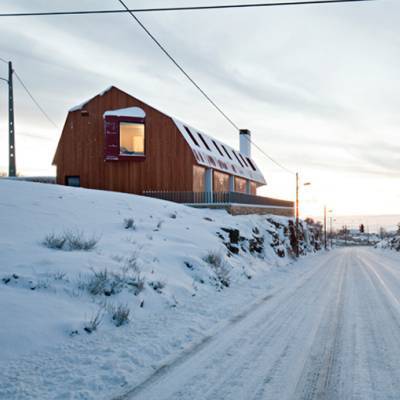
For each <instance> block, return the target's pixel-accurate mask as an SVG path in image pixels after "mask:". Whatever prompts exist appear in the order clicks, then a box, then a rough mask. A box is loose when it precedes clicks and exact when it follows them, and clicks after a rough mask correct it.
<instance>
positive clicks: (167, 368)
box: [114, 258, 327, 400]
mask: <svg viewBox="0 0 400 400" xmlns="http://www.w3.org/2000/svg"><path fill="white" fill-rule="evenodd" d="M326 261H327V259H326V258H324V259H323V260H321V261H320V262H319V263H318V264H317V265H316V267H315V269H313V270H311V271H307V272H305V273H304V274H303V275H301V278H302V279H301V282H300V283H296V284H294V285H290V286H289V287H286V288H283V289H279V290H276V291H275V292H273V293H271V294H269V295H267V296H265V297H264V298H263V299H262V300H261V301H260V302H258V303H257V304H256V306H255V307H254V308H253V309H251V310H247V311H246V312H243V313H240V314H239V315H238V316H236V317H234V318H232V319H231V320H230V322H229V323H228V325H227V326H225V327H224V329H223V330H227V329H229V330H232V329H233V328H234V327H235V326H237V325H240V324H241V323H243V321H246V322H248V320H249V319H251V318H253V317H254V315H255V314H257V312H258V311H259V310H260V308H262V306H265V305H266V304H267V303H268V302H270V301H272V300H275V304H274V306H273V309H272V310H271V311H270V312H271V313H273V312H274V311H275V310H276V309H278V308H279V307H282V303H284V304H285V303H286V302H287V301H288V300H289V299H291V298H292V297H293V296H295V295H296V293H297V291H298V290H300V289H301V288H303V287H304V286H306V285H307V284H308V283H309V282H312V281H313V280H314V282H315V276H316V275H318V274H320V272H321V271H320V270H321V267H322V266H323V265H325V264H326ZM316 282H318V281H316ZM277 297H279V299H277ZM296 303H299V299H297V301H296ZM268 318H269V316H268V315H267V316H266V318H265V321H264V322H268V323H270V321H268ZM253 324H254V326H252V327H250V328H252V329H253V330H255V331H256V332H257V325H260V320H259V319H255V320H254V322H253ZM223 330H220V331H219V332H217V333H216V334H215V335H212V336H207V337H205V338H204V339H203V340H202V341H201V342H200V343H197V344H196V345H194V346H192V347H191V348H189V349H187V350H186V351H184V352H183V353H182V354H181V355H180V356H179V357H178V358H177V359H175V360H174V361H172V362H171V363H169V364H165V365H162V366H161V367H160V368H158V369H157V370H156V371H155V373H154V374H152V375H151V376H150V377H149V378H148V379H146V380H145V381H144V382H142V383H141V384H139V385H138V386H136V387H135V388H133V389H131V390H130V391H129V392H127V393H125V394H124V395H122V396H117V397H115V398H114V399H115V400H124V399H133V398H136V396H138V395H140V393H142V392H144V391H145V390H146V389H147V388H149V387H151V386H152V385H154V384H156V383H157V382H159V381H160V380H162V379H163V378H164V377H165V376H166V375H169V374H171V373H172V372H173V371H174V370H175V369H176V368H178V367H179V366H180V365H182V364H183V363H185V362H187V361H188V360H189V359H191V358H193V357H195V356H196V355H197V354H198V353H200V352H201V351H203V349H204V348H206V347H207V348H208V347H210V345H211V344H212V343H213V342H214V341H215V340H217V339H218V338H219V337H221V336H223ZM231 347H232V348H235V347H237V346H236V344H235V343H234V344H232V346H231ZM178 396H179V394H178ZM178 398H179V397H178Z"/></svg>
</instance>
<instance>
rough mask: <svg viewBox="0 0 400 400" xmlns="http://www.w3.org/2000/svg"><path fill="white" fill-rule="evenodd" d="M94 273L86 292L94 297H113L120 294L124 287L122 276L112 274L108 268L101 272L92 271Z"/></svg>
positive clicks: (87, 284) (88, 281)
mask: <svg viewBox="0 0 400 400" xmlns="http://www.w3.org/2000/svg"><path fill="white" fill-rule="evenodd" d="M92 273H93V274H92V275H91V276H90V277H89V279H88V280H87V282H86V290H87V291H88V292H89V293H90V294H91V295H93V296H97V295H105V296H112V295H114V294H116V293H119V292H120V291H121V290H122V288H123V286H124V280H123V279H122V277H121V275H118V274H115V273H113V274H111V273H109V272H108V270H107V268H104V269H103V270H101V271H94V270H92Z"/></svg>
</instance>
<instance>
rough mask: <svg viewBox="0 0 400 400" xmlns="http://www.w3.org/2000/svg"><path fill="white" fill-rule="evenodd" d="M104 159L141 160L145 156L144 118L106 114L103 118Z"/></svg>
mask: <svg viewBox="0 0 400 400" xmlns="http://www.w3.org/2000/svg"><path fill="white" fill-rule="evenodd" d="M104 134H105V140H104V159H105V160H106V161H116V160H142V159H144V158H145V156H146V124H145V120H144V118H136V117H119V116H114V115H109V116H106V117H105V119H104Z"/></svg>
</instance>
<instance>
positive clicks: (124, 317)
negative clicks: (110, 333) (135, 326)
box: [112, 304, 130, 326]
mask: <svg viewBox="0 0 400 400" xmlns="http://www.w3.org/2000/svg"><path fill="white" fill-rule="evenodd" d="M129 314H130V309H129V307H128V306H127V305H123V304H119V305H118V306H117V307H115V308H113V310H112V320H113V322H114V324H115V326H122V325H125V324H127V323H129Z"/></svg>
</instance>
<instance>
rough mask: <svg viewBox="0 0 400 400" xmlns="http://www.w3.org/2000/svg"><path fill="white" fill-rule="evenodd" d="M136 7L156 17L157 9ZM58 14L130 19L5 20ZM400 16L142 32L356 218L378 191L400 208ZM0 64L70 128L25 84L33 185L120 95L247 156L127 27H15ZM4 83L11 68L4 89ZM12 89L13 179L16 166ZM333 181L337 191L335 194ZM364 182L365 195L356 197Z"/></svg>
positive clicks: (190, 16)
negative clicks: (84, 116) (97, 101)
mask: <svg viewBox="0 0 400 400" xmlns="http://www.w3.org/2000/svg"><path fill="white" fill-rule="evenodd" d="M16 3H17V4H16ZM129 3H130V4H131V5H132V6H135V7H140V6H146V5H147V2H145V1H144V0H143V1H135V2H133V1H130V2H129ZM178 3H179V2H178V1H177V0H170V3H169V4H170V5H174V4H178ZM187 3H188V4H191V3H193V4H195V3H197V1H188V2H187ZM210 3H214V2H211V1H210ZM49 4H51V8H54V9H55V8H58V9H74V8H80V9H89V8H94V7H96V8H102V7H104V8H110V7H115V8H118V7H119V5H118V2H114V3H113V2H109V1H105V0H104V1H103V0H102V1H96V2H94V1H90V0H86V1H78V0H72V1H69V2H65V5H63V6H61V5H60V4H57V5H53V2H49V1H45V0H36V1H31V0H30V1H28V0H21V1H18V2H15V1H12V0H6V1H3V2H2V6H1V7H2V11H7V10H10V11H18V10H21V11H26V10H47V9H49V8H50V6H49ZM152 4H154V5H155V6H156V5H157V4H158V5H164V1H161V0H160V1H154V3H152ZM399 13H400V4H399V2H398V1H397V0H386V1H376V2H371V3H365V4H346V5H335V6H334V5H329V6H307V7H286V8H276V9H275V8H274V9H272V8H271V9H257V10H245V11H240V12H238V11H224V12H215V11H213V12H203V13H170V14H161V13H160V14H152V15H149V14H146V15H143V14H142V15H140V18H141V19H142V20H143V22H144V23H146V25H148V26H149V27H150V28H151V30H152V31H153V32H154V34H155V35H156V36H157V37H158V38H159V39H160V41H161V42H162V43H163V44H165V45H166V47H167V48H168V49H169V50H170V51H171V53H172V54H173V55H174V56H175V57H176V58H177V59H178V60H179V61H180V62H181V63H182V65H184V66H185V68H186V69H187V70H188V71H189V73H190V74H191V75H192V76H193V77H194V78H195V79H196V80H198V81H199V83H200V85H201V86H202V87H203V88H204V89H205V90H206V91H207V92H209V94H210V95H211V97H212V98H213V99H215V100H216V102H217V103H219V104H220V105H221V106H222V108H223V109H224V110H225V111H226V112H227V113H228V114H229V115H230V116H231V117H232V118H233V119H234V120H235V121H236V122H237V123H238V124H239V125H240V126H241V127H246V128H249V129H251V130H252V133H253V139H254V140H255V141H256V142H257V143H258V144H259V145H260V146H262V147H263V148H264V149H265V151H267V152H268V153H269V154H271V155H272V156H273V157H275V158H276V159H278V160H280V161H281V162H283V163H285V164H286V165H287V166H288V167H289V168H290V169H292V170H300V171H303V172H304V174H306V175H307V176H309V177H310V178H313V179H314V181H315V182H316V184H315V185H314V188H313V189H312V190H314V191H315V193H314V195H313V198H324V199H326V198H327V199H328V200H329V199H331V201H332V202H333V203H335V204H332V207H334V208H336V209H337V210H338V212H341V213H355V212H357V210H358V209H359V207H360V204H362V205H363V210H364V209H366V208H367V205H366V204H365V198H366V197H367V196H366V194H367V193H368V190H367V189H368V188H367V187H368V183H367V182H368V180H366V179H367V178H368V179H370V182H371V185H375V186H377V185H378V184H379V187H380V190H381V191H382V190H386V191H387V194H386V196H391V195H392V197H393V198H394V199H398V198H397V197H396V196H397V195H398V193H397V192H396V191H395V190H394V189H393V186H394V185H395V184H394V180H396V179H398V178H400V156H399V154H400V139H399V137H398V130H399V124H400V115H399V113H398V110H399V107H400V104H399V103H400V101H399V97H398V93H399V92H400V81H399V80H398V71H399V69H400V53H399V52H398V48H399V44H400V26H399V24H398V15H399ZM0 56H1V57H5V58H10V59H12V60H13V61H14V65H15V68H16V69H17V70H18V71H19V73H20V74H21V76H22V77H23V79H24V80H25V82H26V84H27V85H28V86H29V87H30V88H31V89H32V91H33V92H34V93H35V95H36V97H37V98H38V99H39V100H40V102H41V103H42V105H43V106H44V107H45V109H46V110H47V112H48V113H49V114H50V115H51V116H52V118H53V119H54V120H55V121H56V122H57V124H58V126H59V127H60V128H59V129H58V130H55V129H53V128H52V127H51V126H49V124H48V123H47V121H46V120H45V119H43V117H42V116H41V115H40V114H39V113H38V111H37V110H36V109H35V108H34V106H33V105H32V103H31V102H30V99H29V98H27V97H26V95H25V94H24V92H23V91H22V89H21V88H20V87H18V84H17V83H16V116H17V119H16V128H17V135H18V136H17V161H18V165H19V168H20V170H22V171H23V172H24V173H30V172H31V173H37V171H46V168H47V170H48V171H51V168H50V164H51V160H52V157H53V152H54V148H55V145H56V143H57V138H58V136H59V134H60V132H61V128H62V125H63V122H64V119H65V116H66V113H67V110H68V109H69V108H70V107H71V106H73V105H74V104H76V103H80V102H81V101H83V100H85V99H87V98H90V97H91V96H93V95H94V94H96V93H98V92H100V91H102V90H103V89H104V88H106V87H107V86H109V85H112V84H113V85H116V86H119V87H121V89H123V90H125V91H127V92H129V93H132V94H133V95H136V96H138V97H139V98H142V99H143V100H145V101H147V102H149V103H151V104H153V105H155V106H156V107H158V108H160V109H163V110H165V111H166V112H168V113H170V114H172V115H176V116H179V117H180V118H182V119H184V120H187V121H188V122H190V123H191V124H192V125H194V126H198V127H199V128H202V129H205V130H207V131H209V132H210V133H211V134H214V135H216V136H217V137H218V138H220V139H222V140H225V141H227V142H228V143H229V144H231V145H237V142H238V138H237V133H236V132H234V131H233V130H232V128H231V127H230V126H229V125H228V124H227V123H226V121H224V119H223V118H221V116H220V115H218V114H217V113H216V112H215V111H214V110H213V109H212V108H211V107H210V105H209V104H208V103H207V102H206V101H205V100H204V99H203V98H202V96H201V95H200V94H198V93H197V92H196V91H195V90H194V89H193V88H192V87H191V86H190V84H189V83H187V82H186V81H185V78H183V77H182V76H181V74H180V72H179V71H177V70H176V68H174V66H173V65H172V64H171V63H170V61H169V60H168V59H166V58H165V57H164V56H163V55H162V54H161V53H160V51H159V49H157V47H156V46H155V45H154V44H153V43H152V42H151V41H150V40H149V39H148V38H147V37H146V36H145V34H144V33H143V32H142V31H141V30H140V29H139V28H138V26H136V25H135V24H134V23H133V20H132V19H131V18H129V17H128V16H127V15H118V16H96V17H57V18H26V19H19V20H12V19H9V20H4V19H3V20H1V25H0ZM5 73H6V70H5V68H4V66H2V65H0V76H3V75H4V74H5ZM0 85H1V83H0ZM3 89H4V88H2V87H1V86H0V132H3V134H0V149H1V150H0V166H2V167H4V166H5V165H6V161H7V154H6V139H7V135H6V129H7V126H6V111H7V108H6V91H5V90H3ZM46 138H49V140H47V139H46ZM45 139H46V140H45ZM38 154H39V155H40V157H38V156H37V155H38ZM254 156H255V158H256V160H257V162H258V164H259V165H260V166H261V167H262V168H263V169H264V171H265V174H266V176H267V180H268V181H269V186H268V187H267V188H266V189H264V192H265V193H266V194H271V195H276V196H283V197H288V196H292V194H293V185H292V181H293V179H292V176H287V174H285V173H282V172H281V171H279V169H278V168H277V167H276V166H274V165H273V164H271V163H270V162H269V161H268V160H266V159H265V158H264V157H263V156H262V155H261V154H260V153H259V152H257V151H256V150H254ZM357 174H358V175H357ZM327 175H329V181H330V183H331V184H330V185H324V183H323V182H324V179H325V177H326V176H327ZM356 176H359V180H362V182H363V183H364V184H365V185H366V188H365V190H363V191H360V189H359V188H357V185H356V184H355V183H354V182H357V179H358V178H356ZM332 182H334V184H332ZM379 182H382V184H380V183H379ZM385 185H386V186H385ZM385 188H386V189H385ZM341 193H342V194H343V196H340V194H341ZM361 196H362V201H361ZM369 198H370V200H369V201H370V204H369V206H370V209H371V210H374V212H376V210H378V211H379V207H381V209H382V212H393V213H397V212H398V209H397V200H396V202H395V201H393V202H390V203H386V204H384V205H383V204H381V205H379V204H376V202H377V201H378V200H377V199H378V197H377V196H369ZM321 201H322V200H321ZM324 201H326V200H324ZM317 206H318V207H320V204H317V203H315V204H314V207H317ZM310 210H311V207H310Z"/></svg>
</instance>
